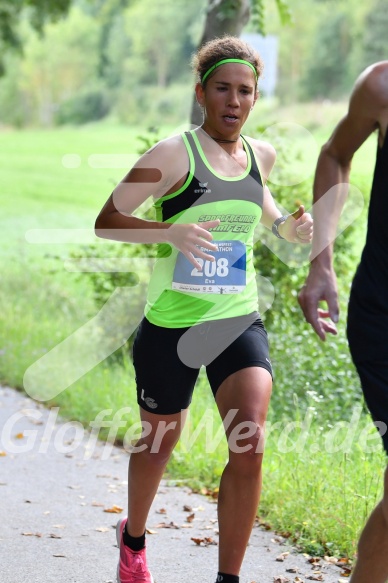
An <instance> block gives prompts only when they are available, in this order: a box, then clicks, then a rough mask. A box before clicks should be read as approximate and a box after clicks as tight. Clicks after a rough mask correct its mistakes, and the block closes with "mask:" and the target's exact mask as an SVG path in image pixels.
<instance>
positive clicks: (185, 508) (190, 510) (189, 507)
mask: <svg viewBox="0 0 388 583" xmlns="http://www.w3.org/2000/svg"><path fill="white" fill-rule="evenodd" d="M183 510H184V511H185V512H193V508H192V506H189V505H188V504H185V505H184V506H183Z"/></svg>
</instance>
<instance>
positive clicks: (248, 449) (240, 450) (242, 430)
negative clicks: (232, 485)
mask: <svg viewBox="0 0 388 583" xmlns="http://www.w3.org/2000/svg"><path fill="white" fill-rule="evenodd" d="M228 446H229V460H230V463H231V464H232V465H233V466H235V467H236V469H238V470H239V471H240V472H243V473H244V474H247V473H254V474H255V473H257V472H259V471H260V469H261V464H262V459H263V452H264V430H263V427H262V426H261V425H260V424H258V423H257V422H255V421H243V422H241V423H238V424H237V425H236V426H235V427H234V428H233V429H232V431H231V432H230V433H229V435H228Z"/></svg>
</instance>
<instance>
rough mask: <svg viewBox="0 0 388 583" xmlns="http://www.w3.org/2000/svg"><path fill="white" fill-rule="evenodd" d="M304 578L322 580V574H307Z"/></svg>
mask: <svg viewBox="0 0 388 583" xmlns="http://www.w3.org/2000/svg"><path fill="white" fill-rule="evenodd" d="M306 579H308V580H309V581H324V577H323V575H309V576H308V577H306Z"/></svg>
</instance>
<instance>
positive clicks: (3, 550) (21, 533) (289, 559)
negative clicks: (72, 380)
mask: <svg viewBox="0 0 388 583" xmlns="http://www.w3.org/2000/svg"><path fill="white" fill-rule="evenodd" d="M0 430H1V441H0V573H1V575H0V578H1V581H4V582H7V583H73V582H74V583H109V582H112V583H113V582H115V581H116V578H115V572H116V561H117V557H118V550H117V547H116V541H115V531H114V527H115V524H116V522H117V520H118V518H119V517H120V516H123V513H119V514H114V513H110V512H106V510H111V509H114V507H115V506H116V507H125V501H126V485H127V482H126V479H127V476H126V474H127V461H128V454H127V453H126V452H125V451H124V450H122V449H120V448H116V447H111V446H107V445H105V444H103V443H101V442H96V441H95V440H94V439H93V436H91V434H89V433H87V432H84V431H83V430H82V429H81V426H80V425H79V426H78V430H77V433H75V430H74V429H71V428H70V426H69V424H64V423H63V422H62V421H61V420H60V419H58V418H57V417H56V415H55V410H51V412H50V411H48V410H47V409H46V408H44V407H43V406H42V405H40V404H38V403H35V402H34V401H31V400H30V399H28V398H26V397H25V395H23V394H21V393H19V392H17V391H14V390H12V389H8V388H0ZM185 507H187V508H186V509H185ZM190 508H191V510H190ZM118 510H119V509H118ZM190 515H194V516H193V517H192V518H189V517H190ZM190 520H191V521H190ZM148 528H149V529H150V531H151V533H152V534H149V535H148V538H147V540H148V558H149V564H150V567H151V570H152V572H153V575H154V578H155V583H193V582H196V583H214V580H215V574H216V565H217V546H216V544H208V545H206V539H209V540H208V542H215V543H217V540H218V536H217V517H216V504H215V503H214V502H212V501H210V500H208V499H207V498H206V497H203V496H200V495H197V494H193V493H191V492H190V491H189V490H188V489H186V488H178V487H176V486H172V485H169V484H168V483H167V482H163V484H162V485H161V487H160V489H159V491H158V494H157V497H156V499H155V502H154V505H153V507H152V511H151V513H150V516H149V521H148ZM192 537H193V538H196V539H200V540H201V539H202V541H204V542H202V543H201V544H200V546H198V545H197V544H196V543H195V542H194V541H192V540H191V539H192ZM285 552H289V554H288V555H287V556H286V558H285V560H284V561H283V562H279V561H277V560H276V558H277V557H279V555H281V554H282V553H285ZM293 567H295V568H296V569H297V572H294V573H290V572H288V571H287V569H290V568H293ZM314 571H319V572H320V573H317V574H316V575H315V576H316V577H317V576H319V574H321V576H322V578H321V579H315V580H322V581H324V582H325V583H338V581H342V580H341V578H340V569H339V568H338V567H336V566H333V565H330V564H328V563H326V562H325V561H321V567H315V568H313V567H312V565H311V564H310V563H309V562H308V561H307V558H306V556H303V555H300V554H299V555H298V554H296V553H295V552H294V551H293V550H292V548H289V547H288V546H287V541H283V540H282V539H281V538H280V537H277V536H276V535H275V534H274V533H272V532H268V531H265V530H263V529H262V528H261V527H259V526H257V527H255V528H254V530H253V533H252V537H251V542H250V545H249V547H248V549H247V554H246V558H245V562H244V566H243V569H242V572H241V577H240V581H241V583H274V581H276V582H279V583H284V582H285V581H288V580H289V581H290V582H291V583H294V582H298V583H308V582H309V581H311V580H314V579H311V578H310V577H311V576H312V575H313V573H314ZM277 577H278V578H279V579H277ZM282 577H283V578H282ZM344 581H345V580H344Z"/></svg>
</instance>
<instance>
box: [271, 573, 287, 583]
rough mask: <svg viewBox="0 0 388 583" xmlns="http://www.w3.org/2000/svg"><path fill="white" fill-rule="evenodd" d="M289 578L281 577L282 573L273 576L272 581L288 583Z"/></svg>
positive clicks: (274, 582)
mask: <svg viewBox="0 0 388 583" xmlns="http://www.w3.org/2000/svg"><path fill="white" fill-rule="evenodd" d="M289 581H290V579H288V578H287V577H283V576H282V575H280V577H274V578H273V583H289Z"/></svg>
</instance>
